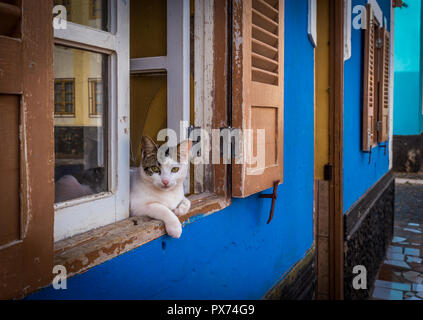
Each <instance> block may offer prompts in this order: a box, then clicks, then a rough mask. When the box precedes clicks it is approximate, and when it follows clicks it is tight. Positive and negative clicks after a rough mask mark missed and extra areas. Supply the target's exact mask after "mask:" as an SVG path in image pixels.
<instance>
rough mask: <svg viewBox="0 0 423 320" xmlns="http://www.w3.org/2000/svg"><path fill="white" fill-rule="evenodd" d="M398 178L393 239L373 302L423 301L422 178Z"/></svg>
mask: <svg viewBox="0 0 423 320" xmlns="http://www.w3.org/2000/svg"><path fill="white" fill-rule="evenodd" d="M400 178H402V179H401V181H402V183H397V184H396V190H395V192H396V194H395V226H394V238H393V240H392V243H391V246H390V247H389V249H388V252H387V256H386V260H385V263H384V264H383V266H382V267H381V269H380V271H379V276H378V280H376V282H375V288H374V291H373V299H378V300H379V299H381V300H423V174H416V175H410V174H408V175H407V176H401V177H400ZM404 179H407V180H411V182H412V183H410V182H405V183H404ZM414 180H415V181H414ZM413 182H415V183H413Z"/></svg>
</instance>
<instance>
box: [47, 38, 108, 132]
mask: <svg viewBox="0 0 423 320" xmlns="http://www.w3.org/2000/svg"><path fill="white" fill-rule="evenodd" d="M101 67H102V55H101V54H97V53H91V52H88V51H83V50H78V49H72V48H65V47H63V46H55V48H54V77H55V78H56V79H60V78H66V79H72V78H73V79H75V104H74V107H75V117H60V116H56V117H55V123H54V124H55V126H101V125H102V118H101V117H92V116H91V117H90V115H89V100H88V80H89V79H90V78H95V79H101Z"/></svg>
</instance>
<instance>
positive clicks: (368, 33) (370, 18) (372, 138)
mask: <svg viewBox="0 0 423 320" xmlns="http://www.w3.org/2000/svg"><path fill="white" fill-rule="evenodd" d="M375 37H376V33H375V21H374V13H373V10H372V6H371V4H369V3H368V4H367V26H366V30H365V39H364V43H365V44H364V82H363V85H364V91H363V98H364V101H363V150H364V151H369V150H370V149H371V148H372V146H374V145H375V143H376V131H375V129H376V128H375V117H374V114H375V107H376V100H375V88H376V81H377V79H376V74H375V60H376V56H375V55H376V48H375Z"/></svg>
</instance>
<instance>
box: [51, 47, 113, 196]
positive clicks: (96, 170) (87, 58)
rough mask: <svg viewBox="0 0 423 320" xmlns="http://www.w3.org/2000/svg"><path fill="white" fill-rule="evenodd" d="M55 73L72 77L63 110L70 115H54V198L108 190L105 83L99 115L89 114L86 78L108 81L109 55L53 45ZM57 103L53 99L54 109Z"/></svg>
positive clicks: (65, 86) (56, 76)
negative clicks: (70, 115) (71, 115)
mask: <svg viewBox="0 0 423 320" xmlns="http://www.w3.org/2000/svg"><path fill="white" fill-rule="evenodd" d="M54 73H55V81H56V83H57V82H58V81H60V79H67V80H66V81H69V79H72V81H71V82H66V84H64V86H63V88H64V89H65V91H66V94H65V101H63V104H64V105H63V106H62V107H61V109H62V111H63V112H65V115H67V114H73V115H74V116H73V117H55V120H54V140H55V183H56V185H55V187H56V198H55V202H63V201H67V200H73V199H76V198H81V197H84V196H88V195H91V194H97V193H101V192H104V191H107V190H108V183H107V172H108V170H107V139H106V137H107V103H108V97H107V91H108V90H107V85H103V90H102V92H103V96H102V101H103V104H102V109H103V110H104V112H102V114H101V116H97V117H94V118H93V117H90V105H91V102H90V101H91V100H90V99H89V81H90V79H92V78H96V79H101V81H102V83H103V84H107V83H108V78H107V74H108V56H107V55H104V54H100V53H94V52H90V51H85V50H80V49H74V48H69V47H65V46H59V45H56V46H55V48H54ZM58 105H59V104H58V103H56V110H57V106H58Z"/></svg>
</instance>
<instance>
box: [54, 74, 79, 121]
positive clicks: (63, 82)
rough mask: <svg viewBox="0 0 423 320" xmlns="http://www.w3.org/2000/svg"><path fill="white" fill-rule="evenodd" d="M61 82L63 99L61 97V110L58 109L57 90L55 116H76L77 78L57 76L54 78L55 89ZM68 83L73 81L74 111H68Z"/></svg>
mask: <svg viewBox="0 0 423 320" xmlns="http://www.w3.org/2000/svg"><path fill="white" fill-rule="evenodd" d="M57 83H60V84H61V85H62V99H61V102H60V104H61V108H62V111H61V112H57V111H56V104H57V103H56V92H54V97H55V101H54V116H55V117H56V118H59V117H63V118H75V79H74V78H57V79H54V90H56V84H57ZM66 83H72V88H73V91H72V112H66Z"/></svg>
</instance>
